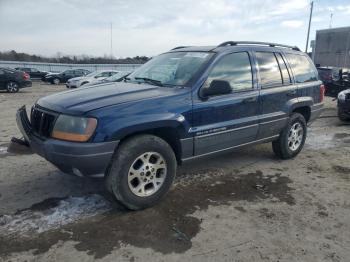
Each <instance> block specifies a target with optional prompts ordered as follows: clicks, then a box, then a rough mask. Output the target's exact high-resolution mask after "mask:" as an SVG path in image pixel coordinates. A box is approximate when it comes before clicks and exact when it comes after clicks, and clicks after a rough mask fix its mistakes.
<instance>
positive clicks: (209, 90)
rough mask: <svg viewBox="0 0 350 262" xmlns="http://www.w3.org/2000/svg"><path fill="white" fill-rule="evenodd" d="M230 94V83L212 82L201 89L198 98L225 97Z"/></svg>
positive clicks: (223, 81) (222, 81)
mask: <svg viewBox="0 0 350 262" xmlns="http://www.w3.org/2000/svg"><path fill="white" fill-rule="evenodd" d="M231 92H232V89H231V86H230V83H229V82H227V81H225V80H213V81H211V83H210V86H209V87H202V88H201V90H200V96H201V97H202V98H206V97H209V96H217V95H225V94H230V93H231Z"/></svg>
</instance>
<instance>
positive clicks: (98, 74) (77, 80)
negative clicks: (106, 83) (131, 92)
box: [66, 70, 119, 88]
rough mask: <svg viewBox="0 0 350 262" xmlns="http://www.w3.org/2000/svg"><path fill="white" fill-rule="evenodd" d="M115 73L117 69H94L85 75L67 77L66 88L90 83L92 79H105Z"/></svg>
mask: <svg viewBox="0 0 350 262" xmlns="http://www.w3.org/2000/svg"><path fill="white" fill-rule="evenodd" d="M117 73H119V71H116V70H104V71H95V72H92V73H90V74H88V75H86V76H80V77H74V78H71V79H68V81H67V83H66V87H67V88H77V87H81V86H82V85H85V84H88V83H91V82H93V81H94V80H99V79H105V78H107V77H110V76H113V75H115V74H117Z"/></svg>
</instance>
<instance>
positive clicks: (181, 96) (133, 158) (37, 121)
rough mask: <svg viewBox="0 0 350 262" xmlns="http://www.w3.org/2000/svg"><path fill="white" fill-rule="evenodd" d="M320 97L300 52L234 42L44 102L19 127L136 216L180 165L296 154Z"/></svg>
mask: <svg viewBox="0 0 350 262" xmlns="http://www.w3.org/2000/svg"><path fill="white" fill-rule="evenodd" d="M323 99H324V86H323V84H322V82H321V81H320V80H319V79H318V74H317V70H316V68H315V66H314V65H313V63H312V61H311V59H310V58H309V57H308V55H307V54H305V53H304V52H301V51H300V50H299V49H298V48H297V47H291V46H286V45H279V44H272V43H259V42H233V41H229V42H224V43H222V44H220V45H218V46H204V47H193V46H192V47H177V48H174V49H172V50H170V51H169V52H167V53H163V54H161V55H159V56H156V57H154V58H153V59H152V60H150V61H148V62H147V63H145V64H144V65H142V66H141V67H139V68H137V69H136V70H135V71H134V72H133V73H132V74H130V75H129V76H128V77H127V78H126V79H125V81H122V82H118V83H113V84H105V85H101V86H99V88H81V89H78V90H74V91H68V92H63V93H57V94H53V95H49V96H47V97H43V98H40V99H39V100H38V101H37V102H36V103H35V105H34V106H33V107H32V109H31V120H30V121H29V119H28V115H27V112H26V109H25V107H24V106H23V107H21V108H20V109H19V110H18V112H17V123H18V127H19V129H20V130H21V133H22V134H23V137H24V138H25V139H26V140H27V141H28V143H29V144H30V147H31V148H32V150H33V151H34V152H36V153H37V154H39V155H41V156H42V157H44V158H46V159H47V160H48V161H50V162H51V163H53V164H54V165H56V166H57V167H58V168H59V169H60V170H62V171H63V172H65V173H70V174H75V175H78V176H104V178H105V184H106V189H107V190H108V191H109V192H110V194H111V195H112V196H114V198H115V199H116V200H117V201H118V202H119V203H122V204H123V205H125V206H126V207H128V208H130V209H134V210H137V209H142V208H146V207H150V206H152V205H154V204H156V203H157V202H158V201H160V200H161V199H162V198H163V197H164V196H165V195H166V193H167V192H168V191H169V189H170V187H171V185H172V183H173V181H174V178H175V174H176V169H177V165H178V164H181V163H182V162H185V161H188V160H191V159H194V158H198V157H204V156H207V155H210V154H214V153H218V152H223V151H227V150H232V149H234V148H238V147H242V146H248V145H255V144H259V143H267V142H271V143H272V149H273V151H274V153H275V154H276V155H277V156H278V157H279V158H281V159H291V158H293V157H295V156H297V155H298V154H299V153H300V151H301V150H302V148H303V146H304V143H305V139H306V135H307V125H308V124H310V123H311V122H312V121H314V120H315V119H316V118H317V117H318V116H319V115H320V114H321V112H322V109H323ZM271 164H273V162H272V163H271ZM184 197H186V196H184Z"/></svg>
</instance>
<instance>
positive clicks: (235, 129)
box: [195, 124, 259, 138]
mask: <svg viewBox="0 0 350 262" xmlns="http://www.w3.org/2000/svg"><path fill="white" fill-rule="evenodd" d="M258 125H259V124H254V125H249V126H242V127H237V128H233V129H227V130H223V131H219V132H216V133H210V134H204V135H199V136H195V138H202V137H207V136H214V135H219V134H224V133H228V132H234V131H237V130H241V129H246V128H249V127H253V126H258Z"/></svg>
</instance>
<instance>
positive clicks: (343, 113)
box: [337, 89, 350, 121]
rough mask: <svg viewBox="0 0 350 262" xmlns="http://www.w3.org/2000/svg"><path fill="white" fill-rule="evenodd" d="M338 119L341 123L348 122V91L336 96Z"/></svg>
mask: <svg viewBox="0 0 350 262" xmlns="http://www.w3.org/2000/svg"><path fill="white" fill-rule="evenodd" d="M337 106H338V117H339V119H340V120H342V121H350V89H346V90H344V91H341V92H340V93H339V94H338V103H337Z"/></svg>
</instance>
